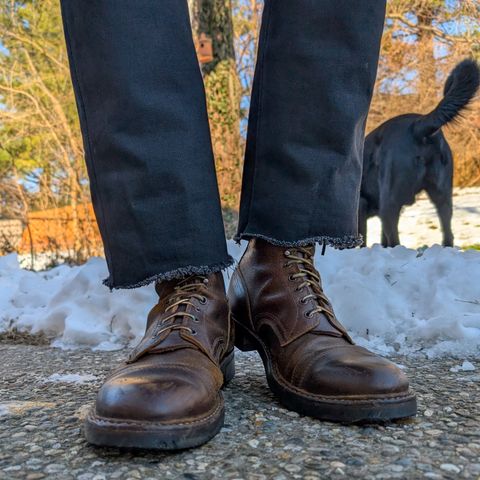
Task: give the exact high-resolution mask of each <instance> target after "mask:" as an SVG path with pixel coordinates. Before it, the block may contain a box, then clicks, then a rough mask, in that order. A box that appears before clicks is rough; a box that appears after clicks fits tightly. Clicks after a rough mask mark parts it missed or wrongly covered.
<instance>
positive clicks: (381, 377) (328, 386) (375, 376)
mask: <svg viewBox="0 0 480 480" xmlns="http://www.w3.org/2000/svg"><path fill="white" fill-rule="evenodd" d="M301 383H302V385H301V388H302V389H304V390H307V391H309V392H310V393H313V394H318V395H332V396H362V395H363V396H382V395H392V394H404V393H406V392H408V389H409V384H408V379H407V377H406V376H405V374H404V373H403V372H402V371H401V370H400V369H399V368H398V367H397V366H396V365H395V364H394V363H393V362H390V361H389V360H387V359H385V358H382V357H380V356H378V355H375V354H373V353H371V352H369V351H368V350H366V349H364V348H362V347H357V346H347V347H345V348H336V349H333V350H331V351H330V352H328V354H326V355H323V356H322V357H321V358H320V359H319V360H318V361H314V362H313V363H311V364H310V366H307V367H306V368H305V370H304V371H303V374H302V381H301Z"/></svg>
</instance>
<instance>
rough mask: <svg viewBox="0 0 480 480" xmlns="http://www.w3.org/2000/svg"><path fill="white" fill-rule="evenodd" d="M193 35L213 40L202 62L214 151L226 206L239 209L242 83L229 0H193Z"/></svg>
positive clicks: (223, 202)
mask: <svg viewBox="0 0 480 480" xmlns="http://www.w3.org/2000/svg"><path fill="white" fill-rule="evenodd" d="M190 4H191V6H192V10H191V11H192V14H191V16H192V25H193V29H194V36H195V37H197V38H199V37H200V36H201V35H202V34H203V35H205V36H206V37H207V38H209V39H211V41H212V48H213V60H212V61H211V62H208V63H205V64H203V65H202V71H203V75H204V81H205V87H206V92H207V103H208V113H209V119H210V128H211V132H212V142H213V148H214V152H215V160H216V166H217V176H218V182H219V187H220V196H221V198H222V204H223V207H224V208H228V209H233V210H237V209H238V202H239V196H240V194H239V191H240V177H241V168H240V163H241V157H242V144H241V138H240V83H239V78H238V74H237V70H236V64H235V49H234V31H233V22H232V7H231V2H230V0H196V1H193V0H190Z"/></svg>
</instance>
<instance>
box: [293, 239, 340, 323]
mask: <svg viewBox="0 0 480 480" xmlns="http://www.w3.org/2000/svg"><path fill="white" fill-rule="evenodd" d="M284 253H285V256H286V257H287V258H288V261H287V262H286V263H285V267H289V266H290V265H294V264H295V265H298V272H297V273H293V274H291V275H290V276H289V280H291V281H296V280H301V283H300V284H299V285H298V286H297V290H298V291H300V290H302V289H304V288H306V287H310V288H311V290H310V293H307V294H306V295H305V296H304V297H303V298H302V299H301V300H300V301H301V302H302V303H306V302H307V301H309V300H310V299H313V300H315V302H316V305H315V307H314V308H313V309H312V310H310V311H309V312H307V314H306V315H307V317H308V318H311V317H312V316H313V315H315V314H316V313H323V314H324V315H326V316H327V317H328V318H329V319H330V320H332V321H335V314H334V313H333V310H332V307H331V305H330V301H329V300H328V298H327V296H326V295H325V293H324V292H323V289H322V286H321V280H320V274H319V273H318V271H317V270H316V268H315V265H314V260H313V251H312V250H311V249H309V248H308V247H306V248H302V247H298V248H296V249H295V250H293V249H292V250H285V252H284Z"/></svg>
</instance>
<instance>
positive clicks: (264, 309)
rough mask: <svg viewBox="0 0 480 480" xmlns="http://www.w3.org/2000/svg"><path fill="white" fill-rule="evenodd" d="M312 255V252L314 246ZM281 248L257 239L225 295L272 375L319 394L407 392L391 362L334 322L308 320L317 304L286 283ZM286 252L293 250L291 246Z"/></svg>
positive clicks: (289, 271)
mask: <svg viewBox="0 0 480 480" xmlns="http://www.w3.org/2000/svg"><path fill="white" fill-rule="evenodd" d="M311 248H312V253H313V248H314V247H311ZM285 250H286V248H285V247H278V246H273V245H271V244H269V243H267V242H265V241H263V240H259V239H255V240H251V241H250V242H249V246H248V247H247V250H246V252H245V254H244V256H243V257H242V259H241V261H240V263H239V265H238V266H237V269H236V271H235V273H234V274H233V277H232V280H231V283H230V287H229V292H228V297H229V302H230V306H231V309H232V315H233V316H234V318H235V320H236V321H237V322H238V323H239V324H241V325H244V326H245V327H246V328H247V329H248V330H250V331H251V332H253V333H254V334H255V335H256V336H257V337H258V338H260V339H261V341H262V342H263V343H264V345H265V346H266V348H267V349H268V354H269V356H270V358H271V359H272V364H273V369H274V373H275V375H276V376H277V377H278V378H279V379H281V381H282V382H284V383H285V384H286V385H288V386H289V387H290V388H291V389H292V390H295V391H300V392H303V393H305V394H307V395H308V394H310V395H318V396H341V397H351V396H372V395H390V394H395V393H405V392H407V391H408V380H407V378H406V376H405V375H404V374H403V372H402V371H401V370H399V369H398V368H397V367H396V366H395V365H394V364H393V363H392V362H390V361H388V360H386V359H384V358H382V357H379V356H378V355H375V354H373V353H371V352H369V351H368V350H366V349H365V348H363V347H360V346H357V345H354V344H353V341H352V340H351V339H350V337H349V336H348V334H347V333H346V331H345V329H344V328H343V326H342V325H341V324H340V322H338V320H337V319H336V318H335V319H334V321H331V320H329V319H328V318H327V317H326V316H325V315H324V314H322V313H315V314H314V315H312V317H311V318H308V315H307V314H308V313H309V311H311V310H312V308H313V307H314V306H315V303H314V302H316V301H317V300H315V299H310V300H309V301H307V302H305V303H302V301H301V300H302V298H303V297H304V296H305V295H306V294H307V293H311V288H310V287H307V288H304V289H302V290H300V291H298V290H297V285H298V282H295V281H292V280H289V276H290V275H291V274H292V273H295V272H296V271H298V266H297V265H292V266H291V267H285V263H286V262H285V260H286V258H285ZM289 250H294V249H293V248H290V249H289Z"/></svg>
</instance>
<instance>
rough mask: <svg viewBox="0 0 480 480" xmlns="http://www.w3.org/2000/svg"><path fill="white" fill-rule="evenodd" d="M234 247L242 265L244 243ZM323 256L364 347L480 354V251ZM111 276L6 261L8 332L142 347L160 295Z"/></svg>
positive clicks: (0, 317) (342, 311)
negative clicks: (116, 283)
mask: <svg viewBox="0 0 480 480" xmlns="http://www.w3.org/2000/svg"><path fill="white" fill-rule="evenodd" d="M228 247H229V251H230V254H231V255H232V256H233V257H234V258H235V259H237V260H239V258H240V255H241V253H242V251H243V248H244V247H245V243H242V245H241V246H239V245H236V244H235V243H234V242H232V241H230V242H229V244H228ZM320 250H321V249H318V252H317V255H316V258H315V260H316V265H317V267H318V268H319V270H320V272H321V274H322V278H323V284H324V288H325V291H326V293H327V294H328V295H329V296H330V298H331V300H332V303H333V305H334V308H335V311H336V313H337V316H338V318H339V319H340V321H341V322H342V323H343V324H344V325H345V326H346V327H347V329H348V330H349V331H350V332H351V333H352V334H353V337H354V339H355V340H356V341H357V342H358V343H359V344H361V345H364V346H366V347H367V348H370V349H372V350H374V351H377V352H379V353H384V354H393V353H396V352H398V353H404V354H416V353H422V354H424V355H427V356H429V357H436V356H443V355H447V354H448V355H454V356H457V357H459V358H462V359H465V358H470V357H471V356H473V357H479V356H480V349H479V345H480V288H479V279H480V251H475V250H467V251H462V250H459V249H456V248H442V247H440V246H438V245H437V246H433V247H431V248H428V249H426V250H425V251H424V252H423V253H419V252H418V251H417V250H413V249H408V248H405V247H401V246H399V247H395V248H388V249H384V248H381V247H380V246H379V245H374V246H373V247H372V248H364V249H353V250H333V249H331V248H327V251H326V254H325V255H324V256H322V255H321V254H320ZM229 274H230V272H227V273H226V275H225V279H226V281H227V282H228V276H229ZM106 276H107V268H106V264H105V261H104V260H103V259H100V258H92V259H91V260H89V261H88V262H87V263H86V264H84V265H81V266H76V267H70V266H67V265H62V266H59V267H56V268H53V269H51V270H48V271H44V272H32V271H28V270H23V269H21V268H20V266H19V263H18V259H17V256H16V255H15V254H12V255H8V256H5V257H0V331H2V330H3V331H4V330H7V329H9V328H17V329H19V330H21V331H30V332H31V333H33V334H35V333H39V332H44V333H46V334H47V335H49V336H51V337H52V338H54V339H55V340H54V342H53V345H54V346H57V347H62V348H77V347H88V348H92V349H97V350H112V349H118V348H122V347H123V346H126V345H129V344H130V345H131V344H135V343H136V342H138V341H139V340H140V338H141V337H142V335H143V331H144V328H145V321H146V317H147V313H148V311H149V309H150V308H151V307H152V306H153V305H154V303H155V302H156V294H155V291H154V288H153V286H152V285H150V286H147V287H142V288H139V289H135V290H115V291H113V292H109V290H108V288H106V287H105V286H103V285H102V284H101V281H102V279H103V278H105V277H106Z"/></svg>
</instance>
